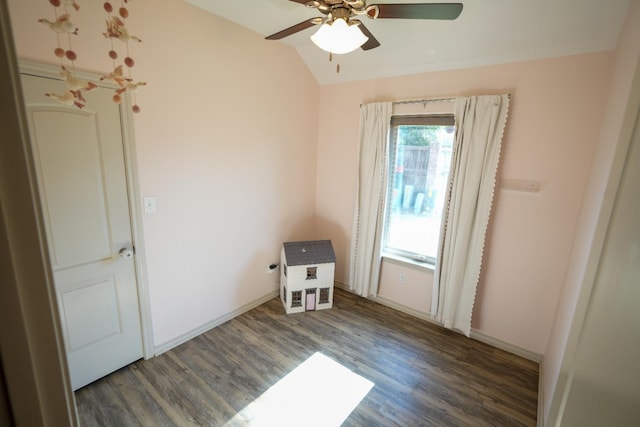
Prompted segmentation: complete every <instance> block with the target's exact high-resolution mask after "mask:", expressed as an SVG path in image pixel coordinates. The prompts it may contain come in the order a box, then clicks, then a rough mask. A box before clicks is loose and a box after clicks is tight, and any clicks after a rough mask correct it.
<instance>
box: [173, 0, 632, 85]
mask: <svg viewBox="0 0 640 427" xmlns="http://www.w3.org/2000/svg"><path fill="white" fill-rule="evenodd" d="M185 1H187V2H188V3H191V4H193V5H195V6H198V7H201V8H203V9H205V10H207V11H209V12H211V13H214V14H216V15H219V16H221V17H223V18H226V19H227V20H229V21H232V22H235V23H237V24H239V25H242V26H244V27H246V28H249V29H251V30H253V31H255V32H257V33H260V34H262V35H263V36H268V35H270V34H273V33H276V32H278V31H280V30H283V29H285V28H287V27H290V26H292V25H294V24H297V23H299V22H301V21H304V20H307V19H309V18H312V17H314V16H322V15H321V14H320V13H318V12H317V11H316V10H315V9H312V8H306V7H305V6H304V5H302V4H299V3H296V2H293V1H289V0H185ZM630 1H631V0H462V3H463V4H464V9H463V11H462V14H461V15H460V17H459V18H458V19H456V20H455V21H433V20H404V19H380V20H370V19H367V18H366V17H363V18H362V20H363V22H364V23H365V25H366V26H367V28H368V29H369V31H371V33H372V34H373V35H374V36H375V37H376V39H378V41H379V42H380V44H381V46H380V47H378V48H375V49H372V50H369V51H366V52H365V51H362V50H360V49H358V50H357V51H355V52H352V53H348V54H346V55H337V60H338V62H339V63H340V73H339V74H338V73H336V67H335V62H336V58H334V62H333V63H330V62H329V58H328V54H327V53H326V52H324V51H322V50H320V49H319V48H317V47H316V46H315V45H314V44H313V43H312V42H311V40H310V39H309V36H311V34H313V33H314V31H315V28H316V27H313V28H309V29H306V30H304V31H301V32H299V33H297V34H294V35H292V36H289V37H287V38H285V39H282V40H280V41H265V43H286V44H288V45H290V46H293V47H294V48H296V49H297V51H298V53H299V55H300V57H301V58H302V60H303V61H304V62H305V63H306V64H307V66H308V67H309V69H310V70H311V72H312V73H313V74H314V76H315V77H316V79H317V81H318V83H320V84H331V83H339V82H347V81H353V80H363V79H371V78H377V77H389V76H397V75H404V74H413V73H420V72H427V71H440V70H451V69H457V68H467V67H474V66H481V65H490V64H500V63H507V62H514V61H523V60H530V59H538V58H545V57H555V56H564V55H573V54H579V53H587V52H595V51H600V50H609V49H613V48H614V47H615V45H616V42H617V40H618V35H619V33H620V29H621V27H622V24H623V22H624V18H625V15H626V13H627V9H628V8H629V4H630ZM429 2H430V1H429V0H370V1H369V2H368V4H376V3H429ZM442 2H447V0H442ZM448 2H451V1H448Z"/></svg>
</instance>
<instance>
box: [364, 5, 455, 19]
mask: <svg viewBox="0 0 640 427" xmlns="http://www.w3.org/2000/svg"><path fill="white" fill-rule="evenodd" d="M372 6H378V10H379V11H380V13H379V14H378V18H383V19H386V18H397V19H447V20H452V19H456V18H457V17H458V16H460V13H461V12H462V3H404V4H377V5H372Z"/></svg>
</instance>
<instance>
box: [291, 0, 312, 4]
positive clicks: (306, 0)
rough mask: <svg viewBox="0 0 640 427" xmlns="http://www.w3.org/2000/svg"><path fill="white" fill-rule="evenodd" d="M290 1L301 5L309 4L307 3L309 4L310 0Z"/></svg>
mask: <svg viewBox="0 0 640 427" xmlns="http://www.w3.org/2000/svg"><path fill="white" fill-rule="evenodd" d="M289 1H293V2H296V3H300V4H307V3H309V0H289Z"/></svg>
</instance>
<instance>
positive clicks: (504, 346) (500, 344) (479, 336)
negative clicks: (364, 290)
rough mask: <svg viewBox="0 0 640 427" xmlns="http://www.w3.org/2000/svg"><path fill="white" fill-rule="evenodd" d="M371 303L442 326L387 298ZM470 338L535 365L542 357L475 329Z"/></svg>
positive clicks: (342, 286) (428, 317)
mask: <svg viewBox="0 0 640 427" xmlns="http://www.w3.org/2000/svg"><path fill="white" fill-rule="evenodd" d="M336 286H338V287H339V288H341V289H344V290H346V291H349V289H348V287H347V286H346V285H344V284H342V283H338V282H336ZM369 299H370V300H371V301H375V302H377V303H379V304H382V305H384V306H387V307H389V308H393V309H394V310H398V311H401V312H403V313H405V314H408V315H410V316H413V317H417V318H418V319H422V320H426V321H427V322H431V323H434V324H436V325H439V326H442V323H440V322H438V321H437V320H436V319H434V318H433V317H432V316H431V315H430V314H427V313H424V312H422V311H418V310H416V309H413V308H411V307H407V306H405V305H402V304H398V303H397V302H395V301H391V300H389V299H387V298H384V297H381V296H377V297H375V298H369ZM471 338H473V339H474V340H476V341H480V342H483V343H485V344H489V345H490V346H492V347H496V348H499V349H500V350H504V351H506V352H508V353H511V354H515V355H516V356H520V357H523V358H525V359H527V360H531V361H532V362H536V363H540V362H541V361H542V355H541V354H538V353H535V352H533V351H530V350H527V349H524V348H522V347H518V346H516V345H513V344H511V343H508V342H506V341H502V340H500V339H498V338H495V337H492V336H490V335H487V334H485V333H483V332H480V331H478V330H476V329H472V330H471Z"/></svg>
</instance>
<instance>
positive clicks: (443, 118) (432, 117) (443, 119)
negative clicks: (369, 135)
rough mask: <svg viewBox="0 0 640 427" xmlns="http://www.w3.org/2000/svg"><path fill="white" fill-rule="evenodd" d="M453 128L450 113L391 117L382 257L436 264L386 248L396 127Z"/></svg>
mask: <svg viewBox="0 0 640 427" xmlns="http://www.w3.org/2000/svg"><path fill="white" fill-rule="evenodd" d="M403 125H404V126H407V125H408V126H411V125H415V126H455V118H454V116H453V114H452V113H430V114H418V115H393V116H392V117H391V125H390V127H389V144H388V147H389V148H388V150H389V153H388V159H389V162H388V166H387V167H388V168H389V173H388V180H389V181H388V185H387V194H386V196H385V216H384V228H383V236H382V239H383V241H382V254H383V256H384V257H387V258H392V259H396V260H399V261H403V262H408V263H411V264H414V265H419V266H425V267H430V268H433V266H434V265H435V263H436V258H435V257H431V256H427V255H424V254H419V253H416V252H412V251H406V250H402V249H397V248H391V247H387V236H388V234H387V233H388V227H389V218H390V210H391V208H392V207H391V200H390V198H391V194H392V191H393V181H394V179H395V171H394V170H393V168H394V166H395V163H396V152H397V150H396V146H397V143H398V140H397V134H398V133H397V130H396V129H397V127H398V126H403Z"/></svg>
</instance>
